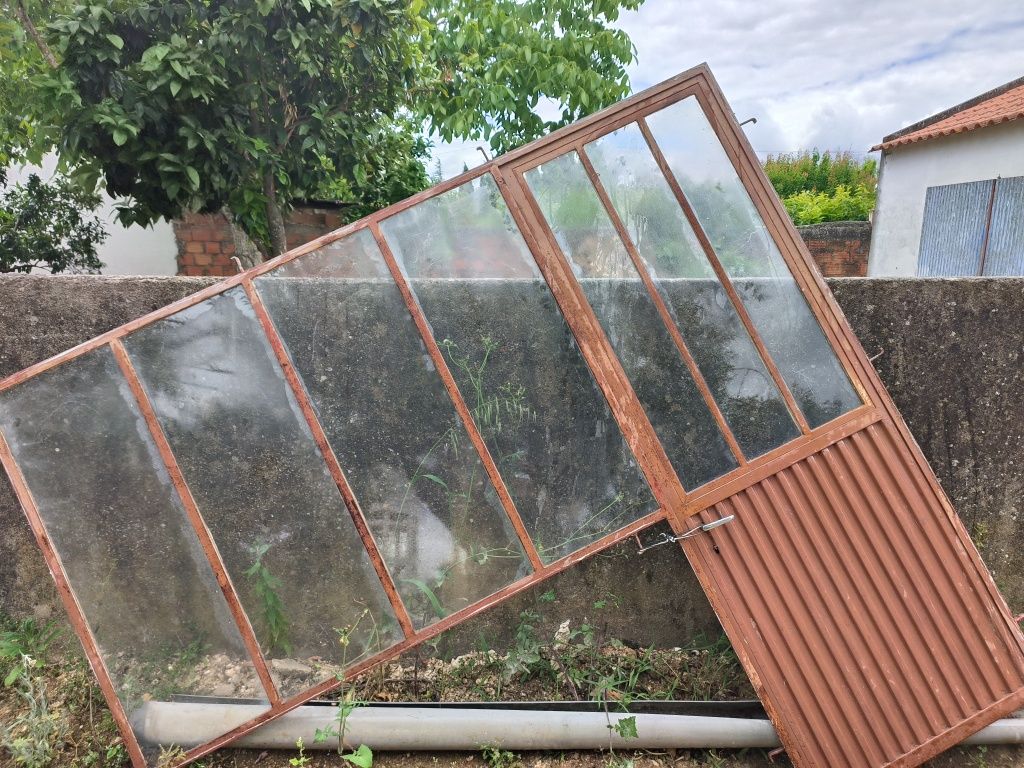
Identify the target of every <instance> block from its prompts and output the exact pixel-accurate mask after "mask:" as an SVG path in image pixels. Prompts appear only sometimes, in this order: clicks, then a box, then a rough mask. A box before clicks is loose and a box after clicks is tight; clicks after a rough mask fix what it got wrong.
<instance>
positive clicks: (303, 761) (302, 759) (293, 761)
mask: <svg viewBox="0 0 1024 768" xmlns="http://www.w3.org/2000/svg"><path fill="white" fill-rule="evenodd" d="M295 748H296V749H297V750H299V756H298V757H290V758H288V765H290V766H292V768H305V766H307V765H309V764H310V763H311V762H312V761H311V760H310V759H309V758H308V757H306V748H305V747H304V746H303V744H302V737H301V736H300V737H299V740H298V741H296V742H295Z"/></svg>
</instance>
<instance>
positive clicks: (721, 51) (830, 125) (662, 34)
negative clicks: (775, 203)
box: [436, 0, 1024, 177]
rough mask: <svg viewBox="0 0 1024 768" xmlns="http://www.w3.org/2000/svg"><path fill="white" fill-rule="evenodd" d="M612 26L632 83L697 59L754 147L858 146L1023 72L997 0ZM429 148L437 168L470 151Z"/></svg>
mask: <svg viewBox="0 0 1024 768" xmlns="http://www.w3.org/2000/svg"><path fill="white" fill-rule="evenodd" d="M620 26H621V27H622V28H623V29H625V30H626V31H627V32H628V33H629V34H630V36H631V38H632V39H633V42H634V44H635V45H636V47H637V61H636V63H635V64H634V65H633V66H632V67H631V68H630V77H631V80H632V86H633V90H634V91H639V90H642V89H644V88H646V87H648V86H650V85H654V84H655V83H658V82H660V81H662V80H665V79H667V78H669V77H672V76H673V75H675V74H678V73H679V72H682V71H683V70H686V69H689V68H690V67H692V66H694V65H695V64H699V63H700V62H702V61H706V62H708V64H709V65H710V66H711V70H712V72H713V73H714V74H715V77H716V78H717V79H718V81H719V83H720V85H721V86H722V90H723V91H724V92H725V95H726V98H727V99H728V100H729V102H730V103H731V104H732V107H733V109H734V111H735V112H736V116H737V117H738V118H739V119H740V120H744V119H746V118H748V117H756V118H757V124H756V125H747V126H745V127H744V130H745V131H746V132H747V136H748V137H749V138H750V140H751V143H752V144H753V145H754V148H755V149H756V150H757V151H758V153H759V154H761V155H763V154H766V153H772V152H788V151H795V150H800V149H809V148H812V147H815V146H817V147H819V148H822V149H830V148H838V149H849V150H853V151H855V152H866V151H867V150H868V149H869V148H870V147H871V146H872V145H874V144H877V143H878V142H879V141H880V140H881V139H882V137H883V136H885V135H887V134H889V133H892V132H893V131H896V130H898V129H900V128H902V127H904V126H906V125H909V124H910V123H913V122H916V121H918V120H920V119H922V118H924V117H927V116H928V115H930V114H933V113H935V112H938V111H940V110H943V109H946V108H947V107H951V106H953V105H955V104H958V103H959V102H961V101H965V100H966V99H969V98H971V97H973V96H976V95H978V94H979V93H982V92H984V91H986V90H988V89H990V88H994V87H996V86H997V85H1001V84H1002V83H1005V82H1007V81H1009V80H1012V79H1014V78H1017V77H1020V76H1022V75H1024V45H1021V40H1022V38H1024V6H1021V5H1020V4H1018V3H1014V2H1010V1H1009V0H972V2H970V3H965V2H963V0H926V1H925V2H921V0H832V1H831V2H830V1H829V0H716V1H715V2H710V3H709V2H707V1H706V0H702V1H701V2H697V1H696V0H646V3H645V4H644V5H643V6H642V7H641V8H640V10H639V11H635V12H630V13H626V14H623V16H622V17H621V19H620ZM475 144H476V143H473V144H468V145H466V144H457V145H442V146H439V147H438V148H437V149H436V156H438V157H440V158H441V162H442V168H443V171H444V175H445V176H446V177H448V176H453V175H455V174H456V173H458V172H459V171H461V170H462V164H463V162H467V163H468V165H469V166H470V167H472V166H474V165H477V164H479V163H480V162H481V160H482V158H481V156H480V154H479V152H477V150H476V149H475Z"/></svg>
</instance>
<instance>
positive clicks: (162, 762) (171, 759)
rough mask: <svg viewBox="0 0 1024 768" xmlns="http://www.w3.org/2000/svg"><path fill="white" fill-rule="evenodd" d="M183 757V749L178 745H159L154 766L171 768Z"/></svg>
mask: <svg viewBox="0 0 1024 768" xmlns="http://www.w3.org/2000/svg"><path fill="white" fill-rule="evenodd" d="M184 757H185V750H184V749H182V748H181V747H178V746H173V745H172V746H169V747H160V754H159V755H157V759H156V768H173V766H175V765H177V764H178V763H180V762H181V761H182V760H183V759H184Z"/></svg>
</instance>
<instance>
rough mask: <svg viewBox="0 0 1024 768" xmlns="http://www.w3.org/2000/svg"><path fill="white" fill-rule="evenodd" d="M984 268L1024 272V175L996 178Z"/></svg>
mask: <svg viewBox="0 0 1024 768" xmlns="http://www.w3.org/2000/svg"><path fill="white" fill-rule="evenodd" d="M984 272H985V274H986V275H992V276H996V277H998V276H1006V275H1024V176H1013V177H1012V178H1009V179H999V180H998V181H997V182H996V197H995V201H994V202H993V205H992V224H991V226H990V232H989V237H988V251H987V253H986V256H985V270H984Z"/></svg>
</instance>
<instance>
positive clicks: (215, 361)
mask: <svg viewBox="0 0 1024 768" xmlns="http://www.w3.org/2000/svg"><path fill="white" fill-rule="evenodd" d="M125 347H126V348H127V349H128V353H129V356H130V357H131V358H132V362H133V363H134V365H135V369H136V371H137V373H138V375H139V378H140V379H141V380H142V382H143V384H144V386H145V388H146V391H147V392H148V393H149V397H150V400H151V401H152V403H153V408H154V409H155V410H156V413H157V417H158V419H159V421H160V424H161V426H162V427H163V429H164V432H165V434H166V435H167V439H168V441H169V442H170V444H171V448H172V449H173V451H174V455H175V457H176V458H177V460H178V464H179V466H180V467H181V471H182V474H183V475H184V476H185V481H186V482H187V483H188V485H189V488H190V489H191V491H192V495H193V496H194V498H195V500H196V503H197V505H198V506H199V510H200V512H202V514H203V517H204V518H205V520H206V523H207V525H208V527H209V528H210V531H211V533H212V534H213V537H214V540H215V541H216V542H217V546H218V548H219V550H220V553H221V556H222V557H223V559H224V564H225V566H226V568H227V571H228V574H229V575H230V576H231V579H232V581H233V582H234V584H235V588H236V589H237V590H238V593H239V597H240V599H241V601H242V605H243V607H244V608H245V611H246V613H247V614H248V616H249V618H250V620H251V621H252V623H253V627H254V629H255V631H256V635H257V638H258V639H259V641H260V644H261V646H262V647H263V651H264V654H265V655H266V656H267V657H268V658H269V659H270V660H271V661H270V668H271V672H272V674H273V675H274V677H275V678H276V682H277V684H278V686H279V688H280V690H281V692H282V693H283V694H284V695H285V696H290V695H292V694H296V693H299V692H300V691H303V690H305V689H306V688H309V687H311V686H312V685H314V684H315V683H317V682H319V681H321V680H324V679H326V678H328V677H333V676H334V675H335V673H336V672H337V671H338V670H339V669H341V668H342V667H343V666H344V665H346V664H351V663H352V662H353V661H355V660H356V659H357V658H359V657H360V656H363V655H367V654H370V653H374V652H376V651H378V650H380V649H381V648H382V647H384V646H387V645H391V644H393V643H394V642H397V641H398V640H400V639H401V634H400V632H399V631H398V628H397V625H396V622H395V620H394V618H393V615H392V612H391V607H390V603H389V602H388V600H387V597H386V595H385V593H384V590H383V588H382V587H381V585H380V581H379V580H378V578H377V575H376V572H375V571H374V570H373V566H372V565H371V563H370V559H369V556H368V555H367V554H366V550H365V548H364V547H363V545H362V540H361V539H360V538H359V534H358V533H357V532H356V529H355V526H354V525H353V523H352V519H351V517H350V515H349V513H348V510H347V508H346V507H345V503H344V501H343V500H342V497H341V494H340V493H339V491H338V488H337V486H336V485H335V484H334V481H333V480H332V478H331V476H330V474H329V473H328V471H327V468H326V465H325V464H324V461H323V457H322V456H321V455H320V451H319V449H318V448H317V446H316V444H315V443H314V442H313V436H312V434H311V433H310V431H309V427H308V425H307V424H306V421H305V419H304V418H303V416H302V412H301V411H300V410H299V407H298V404H297V403H296V402H295V401H294V400H293V398H292V394H291V390H290V389H289V388H288V385H287V383H286V382H285V379H284V376H283V374H282V373H281V369H280V368H279V366H278V364H277V360H276V358H275V357H274V353H273V350H272V349H271V348H270V345H269V343H268V342H267V340H266V337H265V336H264V334H263V331H262V329H261V328H260V326H259V323H258V321H257V319H256V316H255V314H254V312H253V309H252V307H251V305H250V304H249V302H248V300H247V298H246V296H245V293H244V291H243V290H242V289H241V288H233V289H232V290H230V291H228V292H227V293H224V294H222V295H220V296H216V297H214V298H212V299H209V300H208V301H204V302H202V303H201V304H197V305H195V306H194V307H190V308H189V309H186V310H183V311H181V312H179V313H177V314H175V315H172V316H171V317H169V318H167V319H166V320H162V321H160V322H158V323H154V324H153V325H151V326H148V327H147V328H145V329H143V330H141V331H138V332H136V333H134V334H132V335H131V336H129V337H128V338H127V339H126V340H125ZM349 627H355V629H354V630H353V631H351V632H349V635H350V637H351V642H350V643H349V644H348V645H347V646H346V645H343V644H341V643H339V642H338V633H339V631H345V630H346V628H349Z"/></svg>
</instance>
